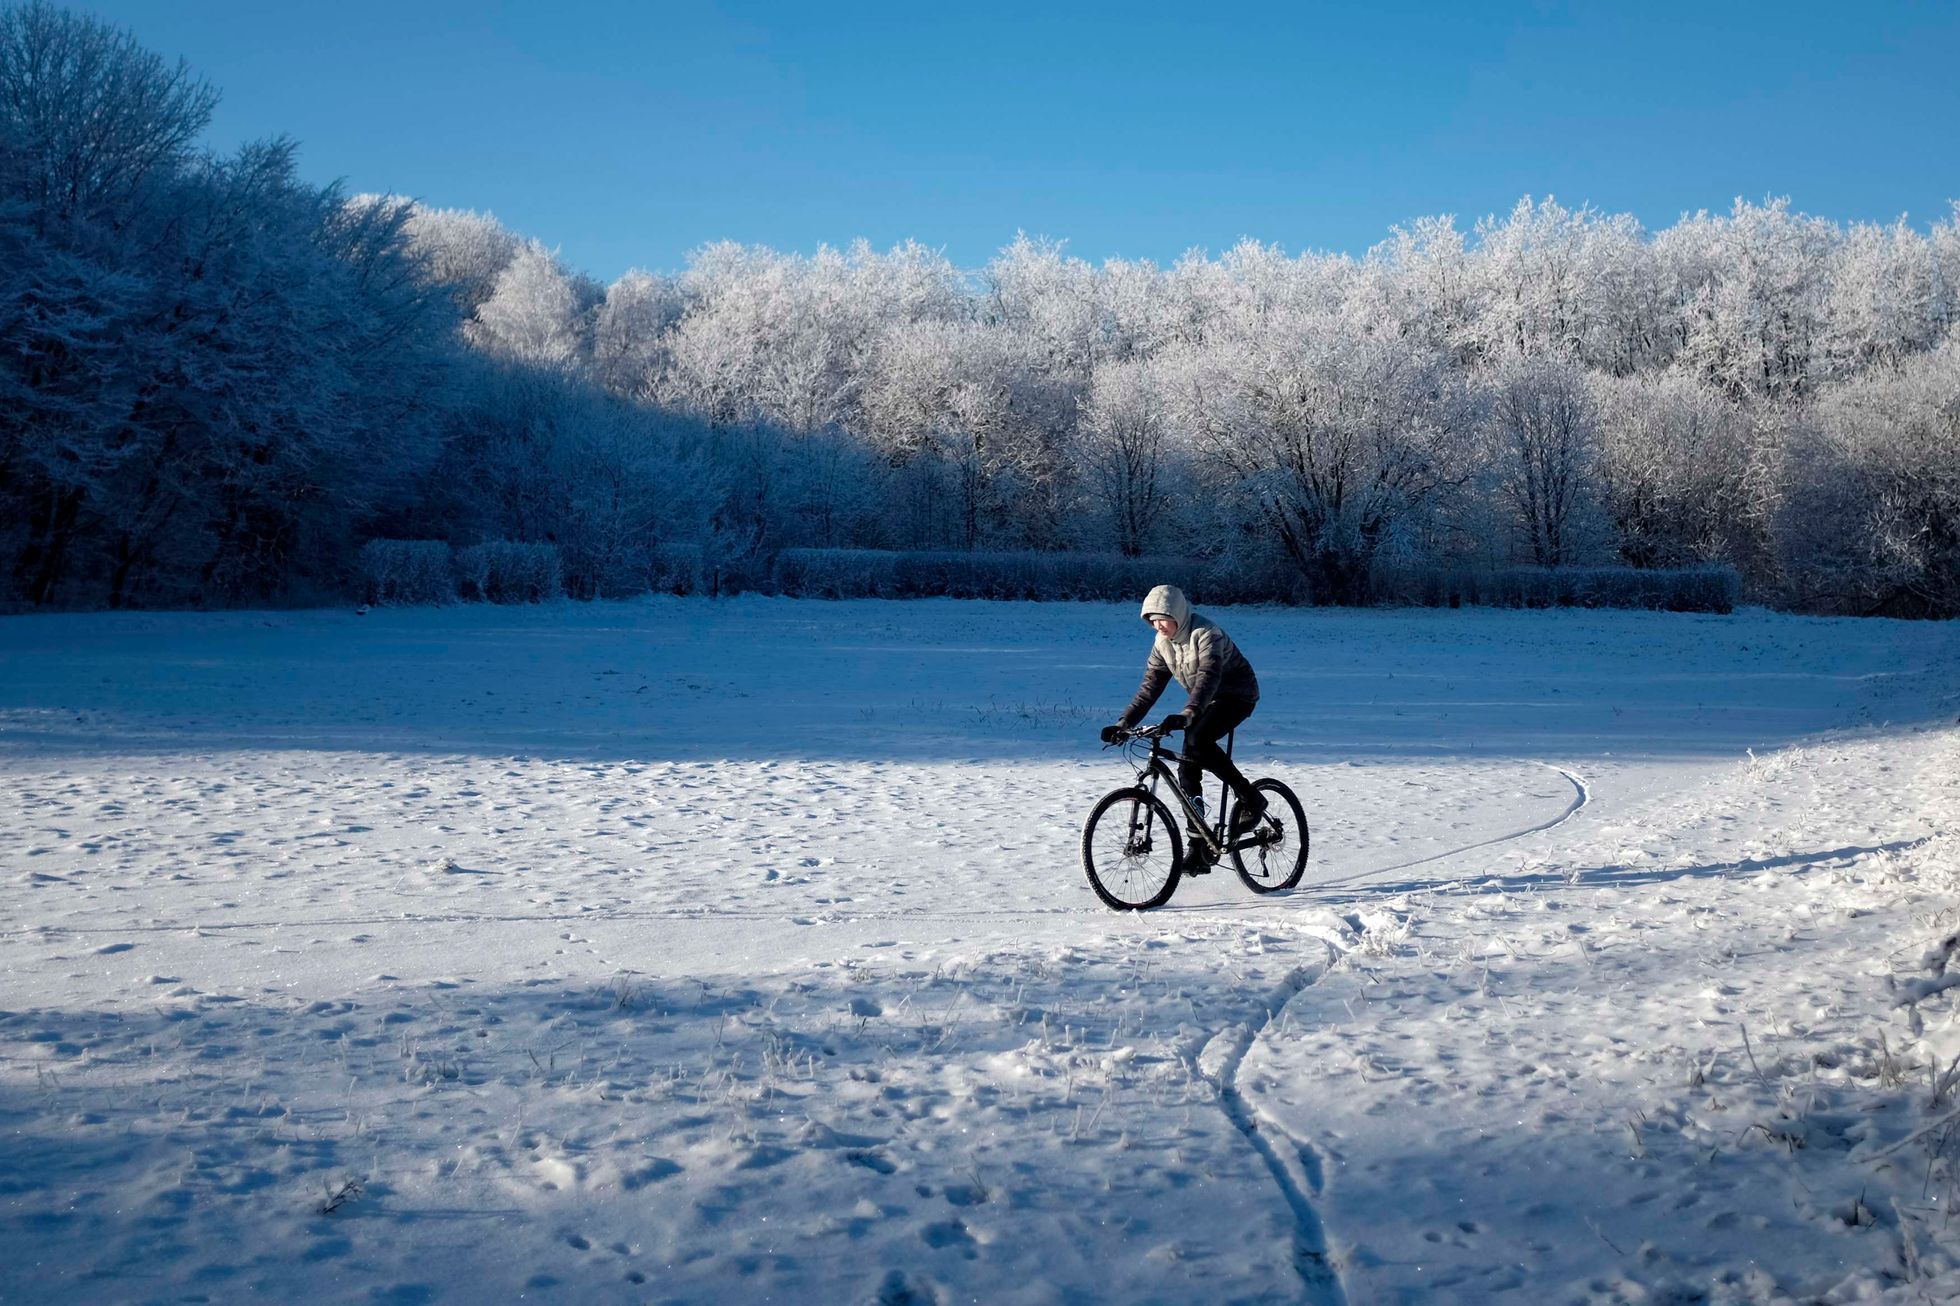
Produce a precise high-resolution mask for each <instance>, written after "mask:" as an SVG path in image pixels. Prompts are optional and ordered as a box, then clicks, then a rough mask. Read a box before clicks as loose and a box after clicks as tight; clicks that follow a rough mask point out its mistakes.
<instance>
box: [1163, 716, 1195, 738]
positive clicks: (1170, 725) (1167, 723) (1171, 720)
mask: <svg viewBox="0 0 1960 1306" xmlns="http://www.w3.org/2000/svg"><path fill="white" fill-rule="evenodd" d="M1188 724H1189V722H1188V721H1187V720H1186V719H1185V716H1184V713H1182V712H1173V713H1171V714H1170V715H1169V716H1167V717H1165V718H1164V723H1163V724H1162V725H1160V726H1158V727H1157V728H1158V729H1159V730H1161V731H1163V732H1164V733H1165V734H1167V735H1168V734H1169V733H1170V732H1171V731H1173V730H1182V729H1184V727H1185V726H1186V725H1188Z"/></svg>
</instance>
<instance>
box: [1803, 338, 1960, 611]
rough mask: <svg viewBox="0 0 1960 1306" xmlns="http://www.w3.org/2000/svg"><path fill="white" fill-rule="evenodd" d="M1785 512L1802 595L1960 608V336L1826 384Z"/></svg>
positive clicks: (1844, 605) (1851, 607)
mask: <svg viewBox="0 0 1960 1306" xmlns="http://www.w3.org/2000/svg"><path fill="white" fill-rule="evenodd" d="M1797 441H1798V445H1797V448H1796V450H1795V451H1794V452H1795V455H1796V456H1794V457H1792V458H1790V459H1789V460H1788V461H1787V462H1786V464H1785V468H1786V470H1787V472H1788V474H1789V476H1790V484H1789V485H1788V486H1787V488H1786V493H1785V496H1784V498H1783V500H1782V504H1781V510H1780V512H1779V513H1778V515H1777V519H1776V524H1775V526H1776V542H1777V546H1778V550H1779V556H1780V560H1781V562H1782V564H1783V566H1784V568H1785V570H1786V572H1787V574H1788V575H1789V577H1790V581H1791V584H1792V586H1793V587H1794V591H1795V597H1796V598H1797V599H1798V600H1799V601H1800V602H1802V603H1803V604H1804V605H1805V606H1809V607H1821V608H1824V609H1826V610H1834V611H1843V612H1853V613H1860V614H1863V613H1884V614H1889V615H1894V616H1941V617H1951V616H1955V615H1960V343H1953V342H1949V343H1947V344H1946V345H1944V346H1943V347H1941V348H1940V349H1939V350H1938V351H1936V352H1934V353H1931V354H1922V355H1919V356H1917V357H1915V358H1913V359H1911V360H1909V361H1908V362H1907V363H1906V364H1905V365H1904V366H1902V367H1901V368H1900V369H1899V370H1898V371H1896V372H1892V373H1881V374H1878V375H1873V376H1869V377H1864V378H1861V379H1859V380H1857V381H1854V382H1851V383H1850V384H1848V385H1846V386H1844V387H1843V388H1841V389H1840V390H1837V391H1835V392H1833V393H1831V394H1829V395H1827V396H1826V397H1825V398H1824V399H1823V400H1822V401H1820V403H1819V404H1818V406H1817V408H1816V410H1815V411H1814V412H1813V413H1812V414H1811V415H1810V417H1809V418H1808V420H1807V421H1806V422H1805V423H1804V425H1803V426H1802V427H1801V428H1800V429H1799V431H1798V433H1797Z"/></svg>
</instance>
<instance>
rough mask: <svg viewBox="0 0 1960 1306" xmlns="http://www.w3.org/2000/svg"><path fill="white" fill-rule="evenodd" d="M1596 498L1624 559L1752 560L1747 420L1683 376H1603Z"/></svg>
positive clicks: (1640, 562) (1654, 563) (1652, 562)
mask: <svg viewBox="0 0 1960 1306" xmlns="http://www.w3.org/2000/svg"><path fill="white" fill-rule="evenodd" d="M1594 393H1595V400H1596V404H1597V410H1598V413H1599V456H1598V458H1597V460H1596V461H1595V463H1594V465H1593V466H1594V472H1595V492H1596V493H1597V494H1598V495H1599V496H1600V498H1601V500H1602V501H1603V505H1604V508H1605V510H1606V514H1607V517H1608V519H1609V525H1610V527H1611V529H1612V531H1613V535H1614V547H1615V548H1616V550H1617V552H1618V553H1619V556H1620V559H1621V561H1623V562H1625V563H1627V564H1628V565H1630V566H1635V567H1680V566H1689V565H1694V564H1699V563H1707V562H1729V563H1736V564H1742V563H1746V562H1749V561H1750V560H1751V558H1752V556H1753V555H1754V553H1755V551H1756V550H1755V544H1754V543H1753V536H1754V533H1755V531H1756V529H1757V523H1756V522H1755V520H1754V518H1755V514H1754V512H1753V502H1754V500H1753V496H1752V485H1753V479H1752V461H1751V458H1752V446H1753V435H1754V433H1753V430H1752V426H1751V423H1750V421H1749V418H1748V416H1747V415H1746V414H1744V413H1742V412H1741V411H1739V410H1738V409H1737V408H1736V407H1735V406H1734V405H1733V404H1731V403H1730V402H1729V401H1728V399H1727V397H1726V396H1725V395H1724V394H1723V393H1722V392H1721V391H1720V390H1719V389H1718V388H1717V387H1715V386H1714V385H1713V384H1711V383H1708V382H1704V381H1701V380H1698V379H1696V378H1695V377H1692V376H1689V375H1686V374H1683V373H1661V374H1656V375H1651V376H1640V377H1627V378H1599V379H1597V380H1596V382H1595V385H1594Z"/></svg>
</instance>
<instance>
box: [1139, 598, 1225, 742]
mask: <svg viewBox="0 0 1960 1306" xmlns="http://www.w3.org/2000/svg"><path fill="white" fill-rule="evenodd" d="M1153 613H1162V614H1163V615H1164V616H1167V617H1171V618H1173V619H1174V620H1176V622H1177V634H1176V635H1174V636H1172V637H1170V638H1168V639H1166V638H1165V637H1164V636H1162V635H1159V636H1157V642H1156V643H1154V644H1152V645H1151V646H1150V659H1149V660H1148V661H1147V662H1145V663H1144V664H1143V683H1142V684H1141V685H1139V686H1138V687H1137V695H1136V697H1135V698H1133V699H1131V700H1130V705H1129V707H1127V708H1125V709H1124V711H1123V716H1122V718H1121V720H1120V721H1118V723H1117V724H1119V725H1123V726H1133V725H1135V724H1136V723H1137V722H1139V721H1141V720H1143V714H1144V713H1146V712H1148V711H1149V710H1150V708H1151V705H1152V704H1154V703H1155V702H1156V701H1157V699H1158V697H1159V696H1160V695H1162V694H1163V692H1164V687H1165V686H1166V685H1168V684H1169V683H1170V682H1171V679H1172V678H1173V677H1175V678H1176V680H1177V683H1178V684H1179V685H1181V686H1182V687H1183V689H1184V692H1185V694H1186V695H1187V696H1188V700H1189V701H1187V702H1186V703H1185V705H1184V715H1185V716H1186V717H1188V718H1192V719H1195V718H1196V717H1197V716H1198V714H1199V713H1200V712H1203V711H1204V710H1205V708H1207V707H1209V706H1210V705H1211V703H1212V701H1213V700H1214V699H1220V698H1235V699H1238V700H1240V701H1241V702H1246V703H1256V702H1258V701H1259V677H1257V676H1255V675H1253V674H1252V664H1251V663H1250V662H1248V661H1246V660H1245V654H1243V653H1241V652H1239V646H1238V645H1236V644H1234V643H1233V642H1232V637H1231V636H1230V635H1227V634H1226V633H1225V632H1224V631H1223V630H1220V629H1219V628H1218V627H1217V626H1216V625H1214V624H1212V622H1211V621H1210V620H1209V619H1207V618H1205V617H1200V616H1197V615H1195V614H1193V613H1192V611H1191V601H1190V600H1189V599H1187V598H1185V597H1184V591H1183V590H1180V589H1179V588H1178V587H1177V586H1175V585H1159V586H1158V587H1157V588H1156V589H1154V590H1151V591H1150V595H1149V597H1148V598H1146V599H1144V601H1143V619H1144V620H1145V621H1148V620H1150V618H1151V615H1152V614H1153Z"/></svg>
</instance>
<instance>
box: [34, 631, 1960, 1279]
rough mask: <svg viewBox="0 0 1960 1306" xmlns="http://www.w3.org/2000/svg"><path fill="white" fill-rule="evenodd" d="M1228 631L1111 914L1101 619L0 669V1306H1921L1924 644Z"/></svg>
mask: <svg viewBox="0 0 1960 1306" xmlns="http://www.w3.org/2000/svg"><path fill="white" fill-rule="evenodd" d="M1214 615H1216V616H1218V617H1219V618H1220V619H1221V621H1222V623H1223V624H1224V625H1225V626H1226V628H1227V629H1229V630H1230V631H1231V632H1232V634H1233V636H1234V637H1235V638H1236V639H1237V641H1238V642H1239V643H1240V645H1241V646H1242V647H1244V648H1245V649H1246V650H1247V651H1248V653H1249V654H1250V655H1251V657H1252V658H1253V661H1254V664H1255V665H1256V666H1257V668H1258V670H1259V676H1260V680H1261V683H1262V685H1263V686H1264V689H1265V695H1266V697H1265V702H1264V703H1263V705H1262V706H1261V709H1260V711H1259V713H1258V715H1257V716H1256V717H1254V719H1253V720H1252V721H1251V722H1250V723H1249V724H1248V725H1247V727H1246V728H1245V729H1244V730H1243V731H1242V732H1241V734H1240V737H1239V740H1238V754H1239V756H1240V758H1241V760H1242V761H1243V762H1245V763H1246V764H1247V770H1248V771H1249V772H1251V773H1253V774H1260V773H1271V774H1275V775H1278V776H1280V777H1282V778H1284V779H1285V780H1287V781H1288V782H1289V783H1290V784H1292V785H1293V787H1294V788H1295V789H1296V790H1297V791H1298V792H1299V793H1300V795H1301V796H1302V798H1303V799H1304V800H1305V802H1306V805H1307V809H1308V812H1309V814H1310V816H1311V818H1312V820H1313V823H1314V843H1313V860H1312V863H1311V865H1310V867H1309V871H1308V877H1307V880H1306V881H1305V882H1304V883H1303V884H1302V886H1301V888H1300V889H1299V890H1298V891H1296V892H1294V893H1292V894H1286V895H1279V896H1277V897H1274V898H1267V899H1258V898H1254V897H1253V896H1252V895H1250V894H1249V893H1247V892H1246V891H1245V890H1244V889H1243V888H1242V887H1241V886H1240V885H1239V884H1238V883H1237V881H1236V879H1235V878H1234V877H1232V876H1231V875H1230V874H1229V873H1226V874H1215V875H1212V876H1210V877H1209V878H1206V879H1201V880H1195V881H1187V882H1185V883H1184V884H1182V885H1180V886H1179V889H1178V892H1177V895H1176V896H1175V898H1173V900H1172V901H1171V903H1170V904H1169V905H1168V906H1167V907H1165V908H1163V909H1161V910H1159V911H1156V912H1152V913H1148V914H1145V915H1141V916H1130V915H1121V914H1117V913H1112V912H1109V911H1107V910H1104V909H1103V908H1102V907H1101V906H1100V905H1099V904H1098V903H1097V902H1096V900H1095V898H1094V897H1093V895H1092V894H1091V892H1090V890H1089V888H1088V886H1087V885H1086V884H1085V883H1084V881H1083V878H1082V874H1081V871H1080V868H1079V865H1078V861H1077V852H1076V842H1077V835H1078V829H1079V823H1080V821H1081V819H1082V816H1083V815H1084V814H1085V813H1086V812H1087V810H1088V808H1089V807H1090V805H1091V803H1092V802H1093V801H1094V799H1095V798H1096V797H1097V796H1099V795H1100V794H1101V793H1103V792H1105V791H1107V790H1108V789H1110V788H1113V787H1115V786H1117V785H1118V784H1120V783H1122V782H1124V780H1125V779H1126V773H1125V772H1124V770H1123V765H1122V762H1121V759H1120V757H1119V756H1118V755H1116V754H1113V753H1104V752H1103V751H1102V750H1101V749H1100V748H1099V747H1098V746H1097V745H1096V743H1095V729H1096V727H1098V726H1100V725H1102V724H1103V723H1105V722H1106V721H1107V720H1109V719H1110V718H1111V717H1112V716H1113V715H1114V713H1115V711H1116V709H1117V708H1118V707H1119V706H1120V705H1121V704H1122V703H1123V702H1125V701H1126V699H1127V698H1128V695H1129V693H1130V692H1131V690H1132V689H1133V688H1134V686H1135V683H1136V678H1137V675H1138V673H1139V671H1140V670H1141V666H1142V661H1143V656H1144V653H1145V651H1146V647H1147V638H1148V636H1147V632H1146V630H1145V628H1144V627H1143V626H1142V624H1141V623H1140V622H1139V621H1137V619H1136V616H1135V612H1134V610H1133V608H1131V607H1130V606H1128V605H1108V606H1100V605H1062V604H1042V605H1033V604H978V603H938V602H930V603H911V604H890V603H870V602H866V603H819V602H788V601H772V600H738V601H733V602H723V603H713V602H708V601H682V600H658V601H643V602H634V603H624V604H601V605H591V606H586V605H553V606H547V607H541V608H534V609H516V610H513V609H490V608H482V607H469V608H464V607H457V608H449V609H444V610H434V611H376V612H374V613H371V614H369V615H366V616H357V615H355V614H353V613H346V612H309V613H234V614H223V615H182V614H148V615H144V614H108V615H96V616H76V617H32V618H12V619H8V620H5V621H0V776H3V777H4V784H3V785H0V910H3V911H4V918H3V919H0V976H4V986H3V987H0V1299H4V1300H7V1301H20V1302H36V1303H40V1302H68V1301H77V1302H80V1301H88V1302H95V1301H186V1300H209V1301H230V1300H239V1299H242V1298H245V1297H247V1296H248V1295H269V1296H270V1297H272V1298H274V1299H280V1300H287V1299H300V1298H305V1299H308V1300H317V1301H327V1302H331V1301H374V1300H378V1301H385V1302H421V1301H457V1302H476V1301H496V1300H509V1299H515V1298H518V1297H526V1298H540V1299H555V1300H562V1301H566V1302H583V1301H632V1300H653V1301H702V1302H705V1301H764V1300H775V1301H791V1302H814V1301H823V1302H828V1301H886V1302H935V1301H948V1302H950V1301H964V1300H979V1301H986V1302H1018V1301H1027V1302H1062V1301H1099V1300H1126V1299H1127V1300H1148V1301H1195V1300H1205V1301H1265V1300H1271V1301H1295V1300H1305V1301H1313V1302H1337V1301H1343V1300H1345V1301H1348V1302H1355V1303H1369V1302H1382V1301H1414V1300H1435V1301H1479V1300H1490V1299H1508V1300H1514V1301H1518V1302H1551V1301H1585V1302H1594V1301H1596V1302H1633V1301H1699V1300H1713V1301H1773V1300H1781V1299H1785V1298H1791V1299H1797V1300H1828V1301H1849V1300H1864V1299H1867V1298H1871V1297H1875V1296H1880V1295H1886V1296H1891V1297H1895V1298H1896V1299H1897V1300H1900V1301H1920V1300H1942V1299H1949V1298H1952V1297H1954V1296H1956V1295H1960V1268H1957V1267H1960V1226H1954V1225H1952V1224H1950V1223H1949V1218H1948V1213H1949V1209H1950V1208H1951V1207H1952V1205H1953V1204H1954V1203H1955V1201H1956V1200H1960V1062H1957V1061H1956V1056H1960V1025H1956V1022H1955V1020H1954V1017H1953V1011H1954V1007H1953V1003H1954V995H1953V994H1950V993H1947V992H1945V990H1944V988H1943V984H1942V978H1943V976H1944V974H1945V970H1944V968H1945V965H1946V953H1945V951H1943V950H1942V941H1943V940H1946V939H1947V938H1948V936H1949V934H1950V932H1951V931H1953V930H1954V929H1955V928H1956V926H1960V726H1956V714H1960V632H1956V630H1955V628H1954V627H1953V626H1952V625H1951V624H1948V625H1932V624H1900V623H1892V622H1863V623H1859V622H1848V621H1825V620H1807V619H1797V618H1787V617H1780V616H1774V615H1770V614H1765V613H1760V612H1745V613H1741V614H1738V615H1735V616H1731V617H1713V616H1668V615H1657V614H1632V613H1612V614H1586V613H1555V614H1540V613H1494V612H1470V611H1465V612H1386V613H1352V612H1324V611H1281V610H1256V609H1255V610H1221V611H1219V612H1217V613H1215V614H1214ZM1179 701H1181V700H1178V699H1171V700H1168V701H1167V702H1166V704H1165V705H1164V706H1165V709H1166V710H1169V709H1170V708H1174V707H1175V706H1176V705H1177V703H1178V702H1179ZM1955 972H1956V974H1957V975H1960V964H1956V966H1955ZM1914 999H1917V1000H1916V1001H1914Z"/></svg>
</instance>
